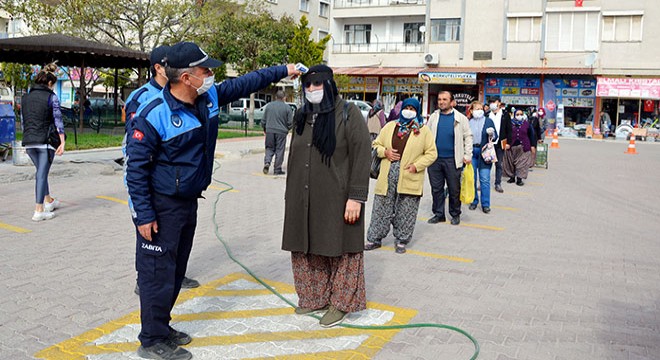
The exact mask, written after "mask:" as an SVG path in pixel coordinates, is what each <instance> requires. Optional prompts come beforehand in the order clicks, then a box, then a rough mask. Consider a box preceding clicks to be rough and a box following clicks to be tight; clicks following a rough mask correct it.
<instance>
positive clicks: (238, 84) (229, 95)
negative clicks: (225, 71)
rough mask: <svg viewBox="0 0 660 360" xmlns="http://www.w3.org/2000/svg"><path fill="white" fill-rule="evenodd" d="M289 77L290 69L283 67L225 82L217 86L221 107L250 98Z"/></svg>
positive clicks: (263, 70)
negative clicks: (253, 94)
mask: <svg viewBox="0 0 660 360" xmlns="http://www.w3.org/2000/svg"><path fill="white" fill-rule="evenodd" d="M288 75H289V69H288V68H287V66H285V65H281V66H272V67H269V68H265V69H260V70H256V71H253V72H250V73H247V74H245V75H243V76H239V77H237V78H234V79H228V80H225V81H223V82H222V83H220V84H218V85H216V87H217V89H218V99H219V102H220V106H222V105H224V104H228V103H230V102H232V101H234V100H237V99H240V98H243V97H248V96H250V94H252V93H253V92H256V91H259V90H261V89H263V88H265V87H267V86H268V85H270V84H271V83H274V82H278V81H280V80H281V79H282V78H285V77H287V76H288Z"/></svg>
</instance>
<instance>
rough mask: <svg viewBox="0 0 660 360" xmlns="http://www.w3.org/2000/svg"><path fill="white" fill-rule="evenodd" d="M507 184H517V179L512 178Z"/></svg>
mask: <svg viewBox="0 0 660 360" xmlns="http://www.w3.org/2000/svg"><path fill="white" fill-rule="evenodd" d="M506 182H508V183H509V184H513V183H514V182H516V178H515V177H510V178H509V180H507V181H506Z"/></svg>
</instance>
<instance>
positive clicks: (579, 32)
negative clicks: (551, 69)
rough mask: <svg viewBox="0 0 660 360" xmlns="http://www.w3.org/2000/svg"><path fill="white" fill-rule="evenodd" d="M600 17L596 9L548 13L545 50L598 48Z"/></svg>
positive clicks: (594, 49)
mask: <svg viewBox="0 0 660 360" xmlns="http://www.w3.org/2000/svg"><path fill="white" fill-rule="evenodd" d="M599 18H600V14H599V13H598V12H595V11H581V12H557V13H548V14H547V24H546V26H547V27H546V42H545V50H546V51H596V50H598V34H599Z"/></svg>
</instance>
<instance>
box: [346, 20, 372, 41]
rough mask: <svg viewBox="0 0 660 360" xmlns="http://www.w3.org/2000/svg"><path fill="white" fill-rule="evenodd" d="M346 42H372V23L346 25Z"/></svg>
mask: <svg viewBox="0 0 660 360" xmlns="http://www.w3.org/2000/svg"><path fill="white" fill-rule="evenodd" d="M344 43H345V44H370V43H371V24H359V25H344Z"/></svg>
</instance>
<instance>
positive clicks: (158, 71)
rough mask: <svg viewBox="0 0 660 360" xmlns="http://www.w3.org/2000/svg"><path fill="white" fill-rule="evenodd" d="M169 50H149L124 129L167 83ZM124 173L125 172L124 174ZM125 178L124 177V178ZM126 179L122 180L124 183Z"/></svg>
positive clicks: (187, 282) (190, 282) (186, 283)
mask: <svg viewBox="0 0 660 360" xmlns="http://www.w3.org/2000/svg"><path fill="white" fill-rule="evenodd" d="M169 50H170V47H169V46H167V45H161V46H157V47H155V48H154V49H153V50H151V55H150V57H149V62H150V63H151V69H150V71H151V79H150V80H149V82H147V83H146V84H144V85H142V86H140V87H139V88H137V89H135V90H134V91H133V92H131V94H130V95H128V98H127V99H126V105H125V106H124V113H125V114H126V130H127V131H128V129H130V124H131V121H132V120H133V116H135V112H136V111H137V109H138V108H139V107H140V105H142V103H145V102H147V101H149V100H150V99H151V98H152V97H154V96H156V95H158V93H160V92H161V90H163V87H164V86H165V84H167V75H166V74H165V57H166V56H167V52H168V51H169ZM125 145H126V138H124V156H126V147H125ZM124 175H125V174H124ZM124 180H125V179H124ZM125 183H126V181H124V184H125ZM129 207H130V209H131V212H133V203H132V202H131V203H129ZM181 287H182V288H186V289H190V288H196V287H199V282H198V281H197V280H194V279H190V278H188V277H184V278H183V281H182V282H181ZM134 292H135V293H136V294H138V295H140V287H139V286H138V285H137V284H136V285H135V290H134Z"/></svg>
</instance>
